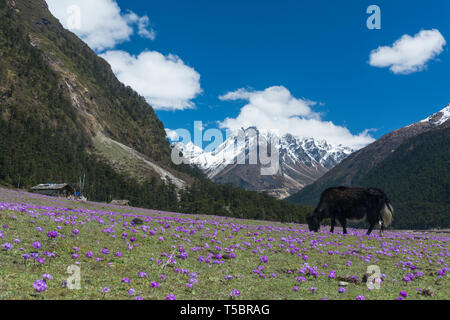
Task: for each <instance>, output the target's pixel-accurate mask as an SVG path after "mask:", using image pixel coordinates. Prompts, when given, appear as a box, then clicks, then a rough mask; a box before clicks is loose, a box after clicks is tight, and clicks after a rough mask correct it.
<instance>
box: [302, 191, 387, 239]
mask: <svg viewBox="0 0 450 320" xmlns="http://www.w3.org/2000/svg"><path fill="white" fill-rule="evenodd" d="M393 214H394V209H393V208H392V204H391V202H390V201H389V199H388V198H387V196H386V195H385V194H384V192H383V191H381V190H379V189H374V188H369V189H365V188H349V187H337V188H329V189H327V190H325V191H324V192H323V193H322V196H321V197H320V202H319V205H318V206H317V208H316V209H315V210H314V212H313V213H310V214H308V216H307V217H306V221H307V222H308V227H309V231H314V232H317V231H319V228H320V222H321V221H322V220H324V219H327V218H330V220H331V230H330V232H334V227H335V226H336V220H338V221H339V223H340V224H341V225H342V228H343V229H344V234H346V233H347V219H348V220H351V221H363V220H367V221H368V222H369V224H370V227H369V229H368V230H367V235H370V233H371V232H372V230H373V228H374V227H375V225H376V224H377V223H379V224H380V235H382V234H383V230H384V228H385V227H388V226H389V225H390V224H391V222H392V219H393V217H392V216H393Z"/></svg>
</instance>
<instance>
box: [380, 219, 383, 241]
mask: <svg viewBox="0 0 450 320" xmlns="http://www.w3.org/2000/svg"><path fill="white" fill-rule="evenodd" d="M383 231H384V221H383V220H381V221H380V237H382V236H383Z"/></svg>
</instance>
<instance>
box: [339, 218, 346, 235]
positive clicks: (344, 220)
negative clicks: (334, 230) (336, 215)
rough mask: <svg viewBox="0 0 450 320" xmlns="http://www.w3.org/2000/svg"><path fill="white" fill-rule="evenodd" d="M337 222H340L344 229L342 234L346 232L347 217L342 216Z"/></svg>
mask: <svg viewBox="0 0 450 320" xmlns="http://www.w3.org/2000/svg"><path fill="white" fill-rule="evenodd" d="M339 222H340V223H341V226H342V229H343V230H344V231H343V232H344V234H347V219H345V218H343V219H341V220H339Z"/></svg>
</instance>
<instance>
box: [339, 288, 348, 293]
mask: <svg viewBox="0 0 450 320" xmlns="http://www.w3.org/2000/svg"><path fill="white" fill-rule="evenodd" d="M338 292H339V293H346V292H347V289H345V288H339V289H338Z"/></svg>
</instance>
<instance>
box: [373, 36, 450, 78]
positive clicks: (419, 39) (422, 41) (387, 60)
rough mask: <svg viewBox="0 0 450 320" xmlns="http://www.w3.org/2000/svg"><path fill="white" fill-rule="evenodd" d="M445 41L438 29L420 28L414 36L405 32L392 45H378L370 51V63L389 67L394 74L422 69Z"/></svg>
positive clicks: (439, 50) (439, 52)
mask: <svg viewBox="0 0 450 320" xmlns="http://www.w3.org/2000/svg"><path fill="white" fill-rule="evenodd" d="M445 44H446V41H445V39H444V37H443V36H442V34H441V33H440V32H439V30H436V29H432V30H422V31H420V32H419V33H417V34H416V35H414V37H411V36H409V35H407V34H405V35H403V36H402V37H401V38H400V39H398V40H397V41H395V42H394V44H393V45H392V46H390V47H389V46H384V47H379V48H377V49H376V50H373V51H372V52H371V53H370V61H369V63H370V65H371V66H374V67H380V68H385V67H390V70H391V71H392V72H393V73H395V74H410V73H414V72H418V71H422V70H423V69H425V68H426V66H427V62H428V61H429V60H431V59H433V58H435V57H436V56H438V55H439V54H441V53H442V51H443V48H444V46H445Z"/></svg>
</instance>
